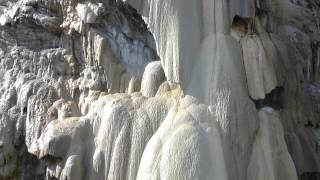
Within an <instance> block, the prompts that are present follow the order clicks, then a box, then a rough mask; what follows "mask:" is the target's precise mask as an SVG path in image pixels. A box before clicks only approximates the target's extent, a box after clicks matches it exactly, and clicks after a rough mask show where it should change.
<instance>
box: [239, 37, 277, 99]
mask: <svg viewBox="0 0 320 180" xmlns="http://www.w3.org/2000/svg"><path fill="white" fill-rule="evenodd" d="M241 44H242V47H243V58H244V65H245V69H246V76H247V83H248V89H249V94H250V96H251V97H252V98H253V99H264V98H265V95H266V94H269V93H270V92H271V91H272V90H273V89H275V88H276V87H277V77H276V73H275V70H274V65H273V61H272V59H271V58H269V57H267V55H266V52H265V49H264V46H263V44H262V42H261V40H260V38H259V37H257V36H255V35H253V36H251V35H248V36H246V37H244V38H243V39H242V42H241ZM271 51H272V50H271Z"/></svg>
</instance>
